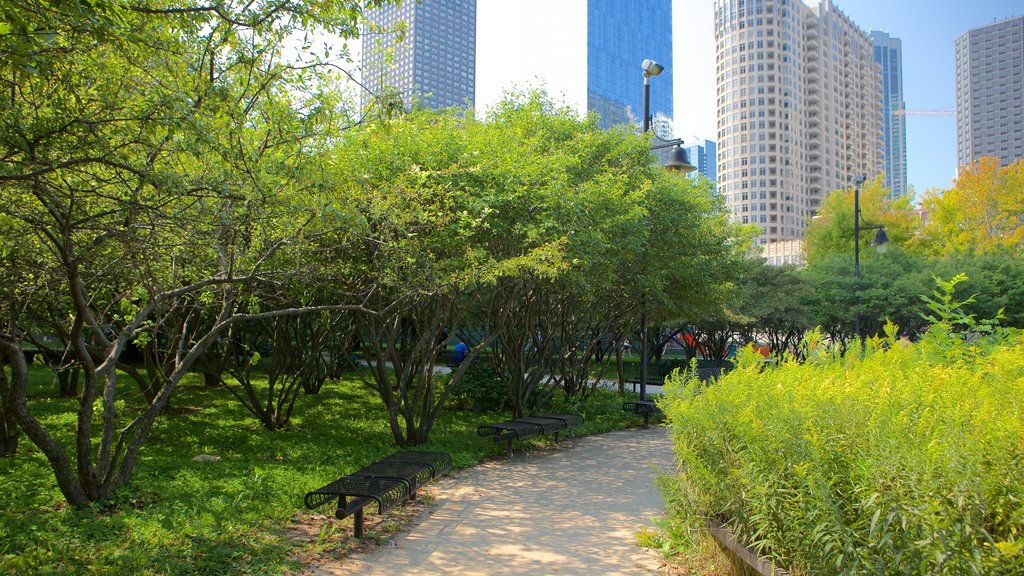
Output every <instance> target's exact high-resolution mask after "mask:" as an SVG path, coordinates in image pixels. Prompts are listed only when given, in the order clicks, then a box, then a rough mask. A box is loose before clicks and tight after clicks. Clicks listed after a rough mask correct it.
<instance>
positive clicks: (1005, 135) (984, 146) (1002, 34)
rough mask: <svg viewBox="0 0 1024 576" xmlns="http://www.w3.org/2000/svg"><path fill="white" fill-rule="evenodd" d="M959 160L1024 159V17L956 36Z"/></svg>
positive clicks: (1007, 162)
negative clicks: (983, 157)
mask: <svg viewBox="0 0 1024 576" xmlns="http://www.w3.org/2000/svg"><path fill="white" fill-rule="evenodd" d="M955 51H956V139H957V162H958V163H959V165H960V169H961V170H962V169H963V168H964V166H966V165H968V164H970V163H972V162H975V161H977V160H978V159H979V158H981V157H982V156H995V157H996V158H999V161H1000V162H1001V163H1002V164H1003V165H1006V164H1010V163H1012V162H1014V161H1016V160H1019V159H1021V158H1024V16H1018V17H1016V18H1010V19H1008V20H1003V21H1000V22H995V23H993V24H989V25H987V26H981V27H980V28H975V29H973V30H970V31H968V32H966V33H965V34H964V35H963V36H960V37H959V38H957V39H956V42H955Z"/></svg>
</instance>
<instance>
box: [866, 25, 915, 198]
mask: <svg viewBox="0 0 1024 576" xmlns="http://www.w3.org/2000/svg"><path fill="white" fill-rule="evenodd" d="M871 43H872V44H873V45H874V50H875V62H877V63H878V65H879V66H881V67H882V138H883V139H884V140H885V186H886V187H887V188H888V189H889V198H902V197H903V196H906V195H907V192H908V189H907V121H906V117H905V116H904V115H903V113H902V112H903V110H905V109H906V105H905V103H904V102H903V43H902V42H901V41H900V39H899V38H893V37H892V36H889V35H888V34H887V33H885V32H881V31H879V30H872V31H871Z"/></svg>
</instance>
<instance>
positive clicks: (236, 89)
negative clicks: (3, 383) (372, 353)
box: [0, 1, 361, 507]
mask: <svg viewBox="0 0 1024 576" xmlns="http://www.w3.org/2000/svg"><path fill="white" fill-rule="evenodd" d="M360 5H361V4H357V3H347V2H336V3H335V2H323V3H317V4H315V5H308V6H307V5H299V4H284V5H277V4H274V5H266V4H260V3H258V4H247V5H244V6H241V7H237V6H226V5H223V4H217V5H211V6H192V5H186V4H182V5H171V4H167V3H146V2H143V3H135V4H132V5H131V6H124V5H121V4H115V3H107V2H102V1H100V2H90V3H50V2H32V1H30V2H23V3H19V4H16V5H12V6H9V7H7V8H5V10H4V11H3V18H4V21H3V26H4V27H5V28H7V29H9V30H10V33H9V34H6V35H5V38H4V42H5V43H4V44H3V45H2V46H0V51H2V54H0V56H2V57H0V76H2V78H3V80H0V82H3V87H4V90H3V91H2V92H3V93H2V95H0V99H3V106H2V107H0V142H2V146H3V149H4V151H5V152H4V155H3V156H2V157H0V186H2V187H3V191H4V197H5V201H4V202H3V203H2V205H0V219H2V221H3V224H4V225H5V226H4V227H5V229H6V232H5V234H8V235H10V237H18V238H25V239H30V243H31V245H30V246H29V248H28V249H29V250H30V253H29V254H28V256H27V257H25V258H23V259H20V260H18V261H19V262H21V263H23V264H24V265H26V266H27V265H32V263H35V264H36V265H38V266H39V267H38V270H40V271H42V273H33V272H32V270H30V269H27V268H23V269H22V270H20V272H19V274H18V277H19V279H20V280H21V281H22V284H21V287H22V289H21V290H19V291H18V292H16V293H15V295H14V297H16V298H19V300H18V301H17V302H16V303H15V304H14V305H7V303H5V306H3V313H4V314H5V315H7V314H10V316H7V317H5V318H3V322H2V325H3V326H4V329H3V333H2V334H0V346H2V348H3V352H4V356H5V357H6V358H7V359H8V361H9V362H10V363H11V365H12V372H11V380H10V384H9V389H8V392H7V399H8V401H9V402H12V403H13V410H14V413H15V417H16V420H17V422H18V425H19V426H20V428H21V429H22V430H23V432H24V434H25V435H26V436H27V437H28V438H29V439H30V440H31V441H32V442H33V443H34V444H35V445H37V446H38V447H39V448H40V449H41V450H42V452H43V453H44V454H45V455H46V457H47V459H48V461H49V462H50V465H51V467H52V468H53V470H54V474H55V477H56V480H57V483H58V485H59V487H60V489H61V491H62V493H63V494H64V496H65V498H66V499H67V501H68V502H69V503H70V504H71V505H73V506H76V507H80V506H85V505H87V504H88V503H89V502H92V501H96V500H99V499H102V498H104V497H106V496H107V495H108V494H110V492H111V491H112V490H113V489H115V488H116V487H118V486H120V485H122V484H124V483H126V482H128V481H129V480H130V478H131V475H132V472H133V470H134V466H135V463H136V461H137V458H138V456H139V452H140V450H141V448H142V446H143V445H144V444H145V442H146V440H147V438H148V435H149V431H150V429H151V427H152V425H153V423H154V421H155V419H156V418H157V416H158V415H159V414H160V413H161V412H162V411H163V410H164V409H165V408H166V406H167V403H168V402H169V400H170V397H171V395H172V393H173V391H174V389H175V387H176V385H177V383H178V382H179V381H180V379H181V378H182V377H183V376H184V375H185V373H186V372H187V371H188V370H189V368H190V367H191V366H192V365H193V364H194V363H195V362H196V360H197V359H198V358H199V357H200V356H201V355H202V354H203V352H204V350H205V349H206V348H207V347H208V346H209V345H210V344H211V343H212V342H213V341H214V339H215V338H216V336H217V335H218V334H219V333H220V332H221V331H222V330H224V329H225V328H226V327H228V326H230V325H232V324H234V323H238V322H243V321H254V320H263V319H269V318H273V317H278V316H284V315H291V314H298V313H309V312H315V311H319V310H324V309H343V308H345V309H359V306H358V304H356V305H352V304H345V305H325V306H319V307H317V306H304V307H302V308H287V309H278V310H263V311H261V310H259V307H258V303H256V302H254V301H253V300H251V299H240V297H239V296H240V294H242V292H241V290H242V288H243V287H245V286H248V285H252V284H254V283H255V282H256V281H257V280H270V279H273V278H287V277H301V276H304V274H305V272H306V270H305V269H304V268H303V261H302V260H301V258H298V257H297V255H298V254H299V253H300V252H301V246H302V245H303V244H304V242H305V241H306V240H307V238H306V237H305V230H306V228H307V227H308V225H309V224H310V223H311V222H314V221H316V220H317V219H318V218H322V213H321V212H318V211H317V210H316V206H315V202H314V201H311V198H315V194H312V192H315V191H316V189H317V188H316V187H317V186H318V184H317V183H318V182H319V181H318V180H317V179H315V178H313V177H311V176H312V172H314V171H315V170H316V169H317V167H318V166H320V165H321V162H320V155H319V154H318V152H319V151H320V149H322V148H323V141H324V140H329V139H331V138H336V137H337V134H338V131H339V130H340V121H339V114H337V110H338V108H339V106H338V100H337V95H336V94H335V93H334V92H333V91H332V90H330V89H328V87H329V84H330V81H331V79H330V78H324V77H323V76H322V75H318V74H317V73H316V71H317V70H325V69H328V67H326V66H323V67H321V66H320V64H323V63H322V62H312V63H295V62H289V61H286V60H284V59H283V58H282V57H281V54H283V53H284V52H283V50H282V46H283V43H284V42H285V40H286V38H288V37H289V36H290V35H291V34H292V33H293V32H295V31H296V30H298V29H309V28H316V27H320V26H322V27H323V28H325V29H327V30H328V31H335V32H338V31H341V32H345V31H348V33H352V31H354V30H355V24H356V23H357V19H358V15H359V11H360V7H359V6H360ZM284 264H288V265H287V266H285V265H284ZM44 295H46V296H49V295H52V298H50V299H49V300H48V301H45V302H44V301H43V300H42V298H41V296H44ZM53 304H56V306H57V309H56V310H57V311H59V312H60V314H58V315H55V314H53V312H54V310H53V309H51V308H50V306H51V305H53ZM48 317H49V319H47V318H48ZM58 323H59V324H60V325H61V327H60V329H59V330H54V334H53V335H54V336H56V337H58V338H61V339H62V341H63V343H64V346H65V350H66V353H67V354H68V356H69V357H70V358H73V363H74V365H75V366H76V367H79V368H80V369H81V370H82V389H81V394H80V396H79V401H78V412H77V427H76V432H75V442H74V446H73V447H72V454H73V457H71V456H69V455H68V453H67V452H66V448H67V447H65V446H63V445H61V443H60V442H58V441H57V439H56V438H55V437H54V436H53V435H51V434H50V433H49V431H48V430H47V429H46V427H45V426H44V424H43V422H41V421H40V420H39V419H37V418H36V417H35V416H34V414H33V413H32V412H31V411H30V410H29V407H28V404H27V401H26V388H27V373H26V371H25V370H23V360H24V354H23V350H22V342H23V340H24V338H25V337H26V336H27V335H28V334H30V333H32V332H33V331H34V330H35V329H36V328H37V327H40V326H46V325H47V324H49V325H50V326H53V325H55V324H58ZM132 348H138V349H142V350H144V351H146V354H149V355H150V357H148V358H147V362H149V365H148V366H149V368H151V371H148V376H147V378H151V379H152V380H151V381H150V384H152V386H151V387H150V388H149V389H148V392H147V395H146V397H145V398H146V400H147V403H146V406H145V408H144V410H142V411H141V412H140V413H137V414H132V413H131V412H126V411H124V410H121V409H120V407H119V403H118V399H119V398H120V397H121V395H123V394H124V390H123V386H121V385H120V383H119V382H120V376H119V373H118V370H117V368H118V367H119V366H120V365H122V364H123V359H124V358H125V355H126V354H127V353H128V351H129V350H130V349H132Z"/></svg>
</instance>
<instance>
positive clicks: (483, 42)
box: [476, 0, 717, 143]
mask: <svg viewBox="0 0 1024 576" xmlns="http://www.w3.org/2000/svg"><path fill="white" fill-rule="evenodd" d="M586 14H587V10H586V0H515V2H509V1H508V0H477V47H476V50H477V53H476V107H477V108H478V109H480V110H486V109H487V108H488V107H489V106H492V105H493V104H494V103H495V102H497V101H499V100H500V99H501V96H502V94H503V93H504V92H505V91H506V90H513V89H525V88H534V87H541V86H543V87H544V88H546V89H547V90H548V93H549V94H550V95H551V96H552V97H553V98H556V99H558V100H561V101H563V102H564V103H566V104H569V105H571V106H572V107H573V108H575V109H577V110H580V111H581V112H582V111H584V110H585V109H586V97H587V94H586V92H587V52H586V50H587V21H586ZM713 17H714V2H713V0H673V2H672V20H673V30H672V35H673V50H674V52H673V54H672V60H673V67H674V69H673V71H672V73H673V78H674V82H675V86H673V87H671V88H670V87H668V86H660V85H658V79H657V78H654V79H652V80H651V90H668V89H673V90H674V91H675V92H674V94H673V100H674V103H675V118H674V121H675V132H676V136H677V137H682V138H685V139H686V140H687V142H689V143H693V141H694V140H695V139H696V138H698V137H699V138H708V139H711V140H716V139H717V138H716V128H715V71H714V67H715V51H714V50H715V46H714V27H713V26H712V22H713ZM636 89H637V92H638V93H639V92H640V91H641V90H642V89H643V76H642V74H641V72H640V62H637V63H636Z"/></svg>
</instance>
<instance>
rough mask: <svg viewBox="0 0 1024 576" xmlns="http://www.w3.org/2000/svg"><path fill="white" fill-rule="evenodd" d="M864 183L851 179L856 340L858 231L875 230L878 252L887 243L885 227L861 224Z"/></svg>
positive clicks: (857, 326) (857, 328) (860, 178)
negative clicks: (862, 187)
mask: <svg viewBox="0 0 1024 576" xmlns="http://www.w3.org/2000/svg"><path fill="white" fill-rule="evenodd" d="M863 183H864V177H863V176H857V177H856V178H854V179H853V277H854V286H853V302H854V306H855V308H854V315H853V330H854V334H856V336H857V338H860V310H859V305H860V231H861V230H877V232H875V242H874V244H875V246H876V247H877V248H878V251H879V252H885V248H886V244H888V243H889V236H888V235H886V233H885V226H883V225H881V224H868V223H864V224H861V221H862V220H863V219H864V217H863V216H861V214H860V186H861V184H863Z"/></svg>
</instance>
